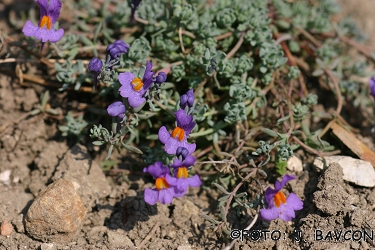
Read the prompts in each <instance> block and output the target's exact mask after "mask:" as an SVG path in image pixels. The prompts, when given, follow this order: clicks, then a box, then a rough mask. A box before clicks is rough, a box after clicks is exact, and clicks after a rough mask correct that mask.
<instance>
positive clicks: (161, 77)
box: [155, 72, 167, 84]
mask: <svg viewBox="0 0 375 250" xmlns="http://www.w3.org/2000/svg"><path fill="white" fill-rule="evenodd" d="M166 80H167V74H166V73H165V72H159V73H158V75H157V76H156V78H155V83H158V84H160V83H163V82H165V81H166Z"/></svg>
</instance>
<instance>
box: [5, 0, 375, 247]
mask: <svg viewBox="0 0 375 250" xmlns="http://www.w3.org/2000/svg"><path fill="white" fill-rule="evenodd" d="M7 2H9V1H7ZM341 2H343V3H345V4H344V6H343V7H344V8H343V9H344V12H345V13H351V11H352V7H350V6H352V5H350V4H349V3H350V2H351V3H352V2H356V3H358V5H357V4H356V8H355V10H356V11H355V12H356V13H357V20H360V25H361V26H362V28H364V30H365V31H366V32H368V34H372V33H373V32H372V33H371V32H369V31H371V30H374V29H375V28H374V27H373V26H374V23H375V21H374V20H375V19H374V18H373V10H374V7H375V1H367V0H362V1H351V0H347V1H344V0H342V1H341ZM4 9H5V4H1V3H0V18H1V15H3V13H4ZM366 15H367V17H366ZM358 16H360V17H361V18H358ZM366 20H367V22H366ZM0 21H2V22H0V25H3V27H2V26H0V29H9V27H6V26H5V25H6V23H5V22H4V20H0ZM373 38H375V36H373ZM373 38H371V37H370V40H369V42H368V44H369V45H371V44H372V45H373V44H375V41H374V40H371V39H373ZM371 41H374V42H373V43H372V42H371ZM373 48H374V47H373ZM3 57H4V54H0V58H3ZM40 93H41V89H40V87H35V86H30V87H25V86H21V85H20V81H19V79H16V78H11V77H9V76H7V75H5V74H2V73H1V72H0V222H4V221H8V222H10V224H11V226H8V227H7V226H6V223H4V228H5V229H7V228H11V227H13V231H12V232H10V233H9V236H1V235H0V249H43V250H47V249H49V250H53V249H135V248H136V247H137V248H138V249H140V248H144V249H179V250H183V249H185V250H187V249H221V248H222V247H224V246H225V245H227V244H228V243H229V241H228V240H226V238H225V237H220V236H219V235H217V234H215V233H214V232H212V231H211V230H209V228H208V223H207V222H206V221H205V220H204V219H203V218H202V217H201V216H200V215H199V214H200V213H205V214H209V215H211V216H217V214H216V212H217V204H218V199H219V198H220V195H221V194H219V193H217V191H216V189H215V188H213V187H209V186H206V185H203V186H202V187H201V188H200V189H191V190H190V192H189V194H188V195H187V196H185V197H184V198H183V199H175V200H174V202H173V204H172V205H169V206H167V205H162V204H156V205H154V206H150V205H148V204H146V203H145V202H144V200H143V190H144V188H146V187H152V182H151V179H150V178H149V177H146V176H143V175H141V174H137V172H135V174H131V175H128V176H122V175H121V174H119V175H115V176H109V175H105V174H104V173H103V171H102V170H101V168H100V166H99V164H98V163H99V162H100V161H101V160H102V159H103V157H105V155H104V154H103V153H102V154H100V152H97V153H95V152H96V151H95V150H96V148H94V147H93V146H90V145H89V143H87V145H76V146H73V147H69V146H68V145H67V142H66V140H64V139H63V138H61V136H60V134H59V132H58V130H57V126H56V119H52V118H50V117H46V116H45V115H36V116H30V115H28V114H29V112H30V111H31V110H32V109H33V108H35V107H36V105H37V104H38V103H39V95H40ZM368 141H371V142H372V138H369V139H368ZM370 148H373V145H371V146H370ZM93 152H94V153H93ZM112 159H114V160H118V161H120V162H122V163H123V164H122V167H123V168H124V169H131V168H132V164H135V165H137V164H141V163H139V162H137V161H136V160H129V159H128V160H126V159H124V157H123V156H121V155H120V154H117V153H115V154H114V155H113V157H112ZM303 159H307V157H303ZM309 163H310V162H307V161H306V162H304V164H305V168H304V170H303V171H302V172H300V173H293V172H289V173H290V174H294V175H296V176H297V178H296V180H294V181H291V182H290V184H288V185H287V190H289V191H290V192H294V193H296V194H297V195H298V196H299V197H300V198H301V199H302V200H303V201H304V209H303V210H301V211H299V212H297V217H296V218H295V219H294V220H293V221H292V222H290V223H285V222H283V221H280V220H276V221H272V222H265V221H262V220H258V221H257V222H256V224H255V225H254V227H253V228H252V230H254V231H252V235H253V238H245V239H244V241H243V242H241V241H238V242H237V243H236V244H235V246H234V248H233V249H375V241H374V231H375V213H374V208H375V193H374V192H373V189H370V188H361V187H358V186H353V185H349V184H348V183H345V182H344V181H343V179H342V170H341V168H340V166H338V165H336V164H333V165H331V166H330V167H329V168H328V169H327V170H326V171H325V172H316V171H314V170H313V169H312V168H311V166H310V165H309ZM140 169H141V168H140ZM61 178H62V179H66V180H69V181H71V182H72V183H73V184H74V187H75V189H76V190H77V194H78V196H79V197H80V198H81V199H82V203H83V205H84V206H85V207H86V209H87V212H86V214H85V216H84V217H82V219H83V226H82V227H81V228H80V229H79V230H78V231H77V232H74V230H71V229H72V228H73V227H74V225H71V224H67V225H66V224H64V222H65V221H66V220H69V219H71V218H65V217H63V218H57V219H56V220H60V221H61V225H56V226H57V227H58V228H60V229H61V232H60V236H59V237H56V238H54V241H53V242H44V241H46V240H47V241H48V236H47V235H39V236H40V237H39V238H38V237H37V236H35V235H34V236H33V237H32V236H31V235H30V232H28V231H26V230H25V215H26V213H27V211H28V209H29V207H30V205H31V204H32V202H33V201H34V199H35V198H36V196H37V195H38V194H39V193H40V192H42V191H43V190H45V188H46V187H47V186H48V185H50V184H51V183H53V182H54V181H56V180H58V179H61ZM262 185H263V187H264V189H265V188H266V187H267V186H268V185H269V183H267V182H264V183H262ZM248 188H249V189H255V188H257V184H256V183H255V182H254V183H250V184H249V187H248ZM59 195H60V196H61V197H62V200H63V201H64V202H70V201H71V199H73V198H72V197H73V196H72V195H70V194H69V193H65V191H64V192H61V193H60V194H59ZM72 204H76V203H74V202H73V203H72ZM47 205H48V206H51V207H52V208H53V209H56V210H57V211H60V212H61V209H63V208H62V207H59V206H56V204H47ZM44 208H45V207H43V206H42V207H41V208H40V209H41V210H42V209H44ZM252 216H254V214H251V212H250V213H249V214H243V215H240V216H237V215H236V213H235V211H234V210H233V211H232V212H231V213H230V216H229V218H228V221H229V222H230V223H231V225H232V227H233V228H245V227H246V226H247V225H248V224H249V223H250V221H251V220H252ZM78 217H79V216H78ZM8 225H9V224H8ZM5 229H4V232H5V231H6V230H5ZM255 230H258V231H255ZM259 230H260V231H261V232H263V233H264V234H263V236H262V238H260V239H258V235H259ZM2 231H3V230H2ZM268 231H269V232H268ZM265 232H268V233H265ZM344 234H345V237H344ZM264 235H266V236H264ZM263 237H266V238H265V239H264V238H263ZM37 238H38V239H37Z"/></svg>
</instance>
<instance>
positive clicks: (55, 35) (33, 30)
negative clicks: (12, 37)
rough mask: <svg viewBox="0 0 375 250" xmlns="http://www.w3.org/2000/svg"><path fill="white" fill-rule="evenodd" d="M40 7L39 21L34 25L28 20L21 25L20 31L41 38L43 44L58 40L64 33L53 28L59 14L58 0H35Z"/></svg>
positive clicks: (59, 5) (59, 3)
mask: <svg viewBox="0 0 375 250" xmlns="http://www.w3.org/2000/svg"><path fill="white" fill-rule="evenodd" d="M36 2H37V3H38V4H39V7H40V21H39V23H38V26H35V25H34V24H33V23H32V22H31V21H30V20H28V21H27V22H26V23H25V25H24V26H23V29H22V32H23V33H24V34H25V36H35V38H36V39H38V40H39V39H42V43H43V44H44V43H45V42H47V41H50V42H51V43H56V42H58V41H59V40H60V39H61V38H62V37H63V35H64V30H63V29H59V30H54V26H55V22H56V20H57V18H58V17H59V16H60V9H61V2H60V0H49V4H48V0H36Z"/></svg>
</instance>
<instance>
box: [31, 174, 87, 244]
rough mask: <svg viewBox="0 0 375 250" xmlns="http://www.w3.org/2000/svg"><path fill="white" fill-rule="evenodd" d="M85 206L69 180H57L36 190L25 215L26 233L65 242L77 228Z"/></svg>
mask: <svg viewBox="0 0 375 250" xmlns="http://www.w3.org/2000/svg"><path fill="white" fill-rule="evenodd" d="M85 216H86V208H85V206H84V205H83V203H82V201H81V198H80V197H79V196H78V194H77V193H76V190H75V189H74V185H73V183H71V182H70V181H67V180H63V179H61V180H57V181H55V182H53V183H52V184H50V185H49V186H48V187H47V189H45V190H44V191H42V192H40V193H39V195H38V196H37V197H36V198H35V200H34V202H33V203H32V204H31V206H30V208H29V210H28V211H27V214H26V217H25V228H26V231H27V233H28V234H29V235H30V236H31V237H33V238H35V239H38V240H41V241H43V242H57V243H68V242H70V241H71V240H72V239H73V238H74V237H75V235H76V234H77V233H78V232H79V230H80V228H81V226H82V222H83V220H84V218H85Z"/></svg>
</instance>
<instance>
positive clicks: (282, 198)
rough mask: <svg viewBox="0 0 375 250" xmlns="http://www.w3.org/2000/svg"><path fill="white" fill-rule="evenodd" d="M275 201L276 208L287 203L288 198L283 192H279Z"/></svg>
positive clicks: (274, 198)
mask: <svg viewBox="0 0 375 250" xmlns="http://www.w3.org/2000/svg"><path fill="white" fill-rule="evenodd" d="M273 201H274V202H275V205H276V207H280V205H281V204H280V203H283V204H285V203H286V197H285V195H284V194H283V193H282V192H281V191H279V192H277V193H276V194H275V196H274V197H273Z"/></svg>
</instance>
